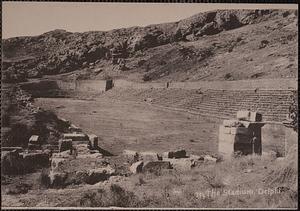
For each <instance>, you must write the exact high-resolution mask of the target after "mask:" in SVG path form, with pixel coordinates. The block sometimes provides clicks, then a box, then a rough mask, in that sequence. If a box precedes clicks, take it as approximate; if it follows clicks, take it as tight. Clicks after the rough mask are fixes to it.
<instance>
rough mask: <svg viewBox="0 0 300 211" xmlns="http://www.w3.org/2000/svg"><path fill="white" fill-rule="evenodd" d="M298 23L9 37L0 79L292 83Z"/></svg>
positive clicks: (187, 24) (240, 17) (253, 20)
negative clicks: (285, 79)
mask: <svg viewBox="0 0 300 211" xmlns="http://www.w3.org/2000/svg"><path fill="white" fill-rule="evenodd" d="M297 16H298V11H297V10H217V11H210V12H205V13H199V14H196V15H194V16H192V17H190V18H187V19H184V20H181V21H178V22H173V23H164V24H156V25H149V26H146V27H131V28H122V29H115V30H112V31H105V32H104V31H90V32H84V33H71V32H67V31H65V30H54V31H50V32H47V33H44V34H42V35H39V36H32V37H15V38H9V39H5V40H3V56H2V58H3V80H4V81H5V82H18V81H24V80H26V79H27V78H39V77H43V76H44V77H45V76H46V75H56V76H55V77H64V78H67V79H75V78H99V79H100V78H107V77H114V78H116V77H117V78H127V79H128V80H135V81H153V80H160V81H166V80H173V81H197V80H238V79H252V78H281V77H296V76H297V66H298V61H297V58H298V51H297V46H298V18H297ZM46 77H49V76H46ZM52 77H53V76H52Z"/></svg>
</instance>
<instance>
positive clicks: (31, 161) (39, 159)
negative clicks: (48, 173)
mask: <svg viewBox="0 0 300 211" xmlns="http://www.w3.org/2000/svg"><path fill="white" fill-rule="evenodd" d="M49 159H50V157H49V154H47V153H45V152H39V153H24V154H23V161H24V163H25V165H27V166H28V165H31V166H32V167H48V166H49Z"/></svg>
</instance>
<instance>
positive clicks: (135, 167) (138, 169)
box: [129, 161, 144, 174]
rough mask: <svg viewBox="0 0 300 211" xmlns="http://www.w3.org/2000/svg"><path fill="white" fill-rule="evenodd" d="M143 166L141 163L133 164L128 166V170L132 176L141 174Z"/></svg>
mask: <svg viewBox="0 0 300 211" xmlns="http://www.w3.org/2000/svg"><path fill="white" fill-rule="evenodd" d="M143 165H144V162H143V161H138V162H135V163H133V164H132V165H131V166H130V168H129V170H130V171H131V172H132V173H134V174H136V173H141V172H142V170H143Z"/></svg>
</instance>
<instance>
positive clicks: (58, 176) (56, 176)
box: [49, 171, 67, 187]
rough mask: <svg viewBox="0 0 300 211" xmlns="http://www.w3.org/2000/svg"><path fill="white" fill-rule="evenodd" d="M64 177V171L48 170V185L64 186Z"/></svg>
mask: <svg viewBox="0 0 300 211" xmlns="http://www.w3.org/2000/svg"><path fill="white" fill-rule="evenodd" d="M66 178H67V173H64V172H54V171H50V173H49V179H50V185H51V186H52V187H62V186H65V180H66Z"/></svg>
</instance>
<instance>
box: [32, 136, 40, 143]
mask: <svg viewBox="0 0 300 211" xmlns="http://www.w3.org/2000/svg"><path fill="white" fill-rule="evenodd" d="M29 143H30V144H40V137H39V136H38V135H32V136H31V137H30V138H29Z"/></svg>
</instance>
